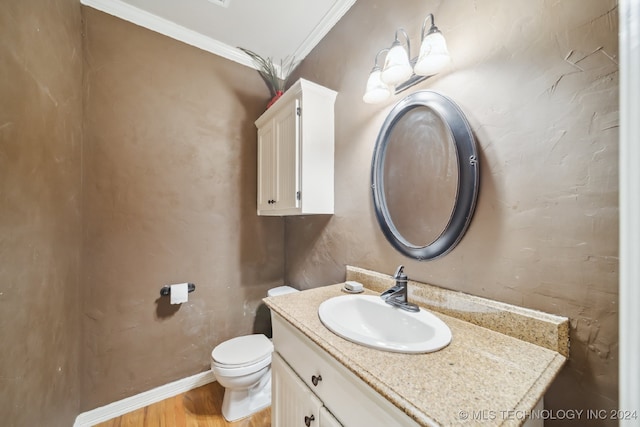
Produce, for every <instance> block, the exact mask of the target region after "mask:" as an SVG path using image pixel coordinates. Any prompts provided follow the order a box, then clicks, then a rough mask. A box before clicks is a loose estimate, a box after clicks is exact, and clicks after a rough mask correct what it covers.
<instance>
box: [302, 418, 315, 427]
mask: <svg viewBox="0 0 640 427" xmlns="http://www.w3.org/2000/svg"><path fill="white" fill-rule="evenodd" d="M315 419H316V417H314V416H313V415H311V416H310V417H304V425H306V426H307V427H309V426H310V425H311V421H313V420H315Z"/></svg>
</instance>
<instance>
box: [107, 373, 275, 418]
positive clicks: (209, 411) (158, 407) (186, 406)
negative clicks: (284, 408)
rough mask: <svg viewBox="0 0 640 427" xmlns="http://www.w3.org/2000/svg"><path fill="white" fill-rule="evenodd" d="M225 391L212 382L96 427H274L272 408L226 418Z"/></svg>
mask: <svg viewBox="0 0 640 427" xmlns="http://www.w3.org/2000/svg"><path fill="white" fill-rule="evenodd" d="M223 395H224V388H223V387H222V386H221V385H220V384H218V383H217V382H213V383H210V384H207V385H203V386H202V387H198V388H196V389H193V390H191V391H188V392H186V393H183V394H179V395H177V396H174V397H171V398H169V399H165V400H163V401H161V402H158V403H154V404H153V405H149V406H147V407H144V408H141V409H138V410H136V411H133V412H129V413H128V414H125V415H123V416H121V417H118V418H114V419H112V420H109V421H105V422H103V423H100V424H97V425H96V426H95V427H226V426H230V427H271V408H267V409H264V410H262V411H260V412H258V413H256V414H254V415H252V416H251V417H248V418H243V419H241V420H239V421H236V422H233V423H230V422H227V421H226V420H225V419H224V417H223V416H222V414H221V413H220V408H221V407H222V397H223Z"/></svg>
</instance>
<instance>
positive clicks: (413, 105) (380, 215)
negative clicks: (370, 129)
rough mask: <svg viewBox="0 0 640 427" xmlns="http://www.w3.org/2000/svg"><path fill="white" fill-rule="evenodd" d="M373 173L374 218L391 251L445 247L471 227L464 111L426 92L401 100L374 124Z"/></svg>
mask: <svg viewBox="0 0 640 427" xmlns="http://www.w3.org/2000/svg"><path fill="white" fill-rule="evenodd" d="M371 180H372V190H373V202H374V209H375V212H376V217H377V219H378V222H379V223H380V227H381V228H382V231H383V233H384V235H385V237H386V238H387V240H389V242H390V243H391V244H392V245H393V246H394V247H395V248H396V249H397V250H399V251H400V252H402V253H403V254H405V255H406V256H409V257H411V258H415V259H418V260H429V259H435V258H438V257H440V256H442V255H444V254H446V253H448V252H449V251H451V250H452V249H453V248H454V247H455V246H456V245H457V244H458V242H459V241H460V239H461V238H462V236H463V235H464V233H465V231H466V230H467V227H468V226H469V222H470V221H471V217H472V216H473V211H474V209H475V203H476V198H477V195H478V183H479V167H478V156H477V152H476V144H475V140H474V138H473V134H472V133H471V129H470V127H469V124H468V122H467V120H466V118H465V116H464V114H463V113H462V111H461V110H460V109H459V108H458V107H457V106H456V104H455V103H453V101H451V100H450V99H449V98H447V97H445V96H443V95H440V94H438V93H436V92H431V91H420V92H415V93H413V94H411V95H409V96H407V97H406V98H405V99H403V100H402V101H400V102H399V103H398V104H397V105H396V106H395V107H393V109H392V110H391V112H390V113H389V115H388V116H387V118H386V119H385V121H384V123H383V125H382V128H381V129H380V133H379V135H378V139H377V141H376V146H375V150H374V155H373V162H372V168H371Z"/></svg>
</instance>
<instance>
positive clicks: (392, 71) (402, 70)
mask: <svg viewBox="0 0 640 427" xmlns="http://www.w3.org/2000/svg"><path fill="white" fill-rule="evenodd" d="M412 74H413V69H412V68H411V64H410V63H409V55H408V54H407V51H406V49H405V48H404V47H403V46H402V45H400V44H394V46H393V47H392V48H391V50H389V53H387V57H386V58H385V60H384V67H383V68H382V75H381V76H380V77H381V79H382V81H383V82H385V83H386V84H388V85H397V84H398V83H402V82H404V81H405V80H407V79H408V78H409V77H411V75H412Z"/></svg>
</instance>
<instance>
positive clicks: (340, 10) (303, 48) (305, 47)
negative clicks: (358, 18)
mask: <svg viewBox="0 0 640 427" xmlns="http://www.w3.org/2000/svg"><path fill="white" fill-rule="evenodd" d="M355 2H356V0H338V1H336V2H335V3H334V4H333V6H332V7H331V9H329V11H328V12H327V13H326V15H324V17H323V18H322V20H321V21H320V22H319V23H318V25H316V27H315V28H314V29H313V30H312V31H311V32H310V33H309V35H308V36H307V37H306V38H305V39H304V40H303V41H302V43H300V46H298V48H297V49H296V50H295V52H293V53H292V54H291V56H292V60H298V61H302V60H303V59H304V58H306V57H307V55H308V54H309V53H311V51H312V50H313V48H314V47H316V45H317V44H318V43H320V40H322V39H323V38H324V36H326V35H327V33H328V32H329V31H330V30H331V29H332V28H333V26H334V25H336V23H337V22H338V21H339V20H340V19H341V18H342V16H344V14H345V13H347V11H348V10H349V9H350V8H351V6H353V4H354V3H355Z"/></svg>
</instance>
